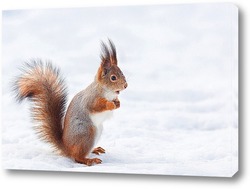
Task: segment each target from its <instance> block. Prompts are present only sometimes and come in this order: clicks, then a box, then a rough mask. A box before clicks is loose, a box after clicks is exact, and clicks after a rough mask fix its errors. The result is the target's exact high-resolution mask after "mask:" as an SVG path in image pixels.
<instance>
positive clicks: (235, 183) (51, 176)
mask: <svg viewBox="0 0 250 189" xmlns="http://www.w3.org/2000/svg"><path fill="white" fill-rule="evenodd" d="M193 2H201V1H157V2H150V1H148V2H144V3H143V4H146V3H147V4H152V3H193ZM204 2H208V1H204ZM209 2H211V1H209ZM213 2H214V1H213ZM215 2H219V1H215ZM126 4H131V5H132V4H134V5H140V4H142V3H140V2H139V1H133V2H132V1H131V2H130V1H126V3H125V2H121V1H120V3H118V2H116V3H114V2H112V1H109V3H105V4H104V3H100V2H98V1H93V2H92V3H90V2H85V3H84V2H80V1H79V2H78V1H71V2H70V3H67V2H60V5H59V4H58V3H54V4H52V3H51V2H46V1H43V2H37V3H32V4H30V3H29V2H25V3H23V1H22V3H21V2H15V1H8V2H2V7H3V9H20V8H49V7H56V8H60V7H76V6H85V5H91V6H92V5H93V6H95V5H126ZM235 4H236V5H237V6H238V7H239V11H240V25H241V26H240V30H241V31H240V43H241V44H240V63H241V67H240V79H241V85H240V87H241V94H240V102H241V103H240V105H241V106H240V128H241V129H240V138H241V139H240V145H241V148H240V173H238V175H237V176H235V177H234V178H233V179H221V178H213V179H212V178H194V177H170V176H168V177H167V176H160V177H157V176H139V175H138V176H136V175H114V174H86V173H85V174H83V173H51V172H28V171H27V172H20V171H15V172H13V171H11V172H10V171H2V172H1V177H3V179H1V180H4V182H6V183H5V184H7V185H8V188H10V186H12V185H13V186H14V187H19V186H21V187H28V188H29V187H30V188H33V187H36V186H43V185H44V187H48V186H49V185H52V186H54V187H65V188H66V187H67V186H68V187H71V188H72V187H74V186H75V187H81V186H82V187H86V185H87V186H89V187H92V186H97V187H101V186H104V187H106V186H109V185H110V186H112V187H114V188H115V187H121V186H124V187H138V186H142V187H144V188H152V187H160V186H162V187H171V186H172V187H179V186H184V187H185V188H187V186H189V187H190V188H191V187H192V188H193V187H202V188H206V187H220V188H221V187H222V186H223V187H227V188H230V187H237V188H239V187H246V183H248V181H247V176H246V175H247V162H246V161H245V160H247V159H248V158H246V157H247V152H245V151H244V150H246V148H244V147H245V146H246V144H247V140H248V139H247V137H246V136H247V135H246V133H247V132H246V131H247V128H245V126H246V125H247V121H248V120H247V117H245V115H246V112H247V111H246V110H247V102H246V99H245V97H246V96H247V92H248V91H247V89H245V87H246V83H247V74H246V70H247V67H246V64H245V63H246V62H247V58H246V57H245V56H246V55H245V53H244V52H247V51H246V44H247V39H246V36H245V34H246V33H248V32H247V6H248V4H247V1H246V2H244V1H237V3H236V2H235ZM2 111H4V110H2ZM21 183H22V184H21ZM2 184H4V183H3V182H2ZM50 188H51V187H50Z"/></svg>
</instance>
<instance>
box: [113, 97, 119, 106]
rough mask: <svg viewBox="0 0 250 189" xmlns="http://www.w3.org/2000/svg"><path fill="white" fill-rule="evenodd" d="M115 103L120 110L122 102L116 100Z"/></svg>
mask: <svg viewBox="0 0 250 189" xmlns="http://www.w3.org/2000/svg"><path fill="white" fill-rule="evenodd" d="M113 102H114V103H115V106H116V108H120V101H119V100H118V99H115V100H114V101H113Z"/></svg>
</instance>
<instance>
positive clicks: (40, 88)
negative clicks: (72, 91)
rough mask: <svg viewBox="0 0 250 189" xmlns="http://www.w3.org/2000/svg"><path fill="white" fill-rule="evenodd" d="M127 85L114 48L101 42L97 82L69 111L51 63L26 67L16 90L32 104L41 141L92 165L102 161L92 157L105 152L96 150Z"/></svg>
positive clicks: (83, 162) (99, 148)
mask: <svg viewBox="0 0 250 189" xmlns="http://www.w3.org/2000/svg"><path fill="white" fill-rule="evenodd" d="M127 86H128V84H127V82H126V78H125V76H124V75H123V73H122V71H121V70H120V68H119V67H118V65H117V53H116V48H115V45H114V44H113V42H112V41H110V40H109V46H108V45H106V44H104V43H103V42H102V52H101V64H100V67H99V69H98V71H97V74H96V76H95V79H94V81H93V82H92V83H91V84H90V85H89V86H88V87H87V88H86V89H84V90H82V91H80V92H79V93H77V94H76V95H75V96H74V98H73V99H72V101H71V102H70V104H69V106H68V108H67V111H65V110H66V107H65V106H66V98H67V92H66V86H65V82H64V80H63V79H62V77H61V76H60V71H59V69H58V68H56V67H54V66H53V65H52V64H51V63H50V62H46V63H44V62H42V61H41V60H33V61H31V62H29V63H27V64H26V65H25V66H24V69H23V73H22V74H21V75H20V76H19V77H18V78H17V79H16V81H15V84H14V88H15V91H16V97H17V100H18V101H22V100H23V99H25V98H28V99H30V100H31V101H32V102H33V103H32V109H31V113H32V117H33V119H34V120H35V121H36V122H38V127H36V128H37V129H38V133H39V134H40V135H39V136H40V138H41V139H43V140H45V141H46V142H48V143H50V144H52V146H53V147H55V149H56V150H58V151H59V152H60V154H61V155H64V156H67V157H70V158H72V159H73V160H75V161H76V162H78V163H82V164H86V165H88V166H91V165H93V164H99V163H101V162H102V160H101V159H99V158H88V156H89V154H90V153H91V152H92V153H95V154H98V155H99V154H100V153H105V150H104V149H103V148H101V147H97V148H94V147H95V145H96V143H97V141H98V139H99V138H100V135H101V133H102V128H103V122H104V121H105V120H106V119H108V118H109V117H110V116H111V115H112V113H113V110H115V109H117V108H119V107H120V101H119V99H118V95H119V93H120V91H122V90H124V89H125V88H127Z"/></svg>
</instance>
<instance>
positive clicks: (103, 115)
mask: <svg viewBox="0 0 250 189" xmlns="http://www.w3.org/2000/svg"><path fill="white" fill-rule="evenodd" d="M104 98H106V99H107V100H109V101H112V100H114V99H116V98H117V94H116V93H114V92H112V91H108V92H106V93H105V94H104ZM112 115H113V111H111V110H107V111H103V112H100V113H93V114H91V115H90V118H91V120H92V122H93V124H94V126H95V127H96V137H95V144H96V143H97V141H98V140H99V138H100V136H101V133H102V129H103V125H102V124H103V122H104V121H105V120H107V119H110V118H111V117H112Z"/></svg>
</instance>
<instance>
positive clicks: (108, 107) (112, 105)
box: [106, 101, 116, 110]
mask: <svg viewBox="0 0 250 189" xmlns="http://www.w3.org/2000/svg"><path fill="white" fill-rule="evenodd" d="M106 108H107V110H113V109H115V108H116V105H115V103H114V102H110V101H108V102H107V103H106Z"/></svg>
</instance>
